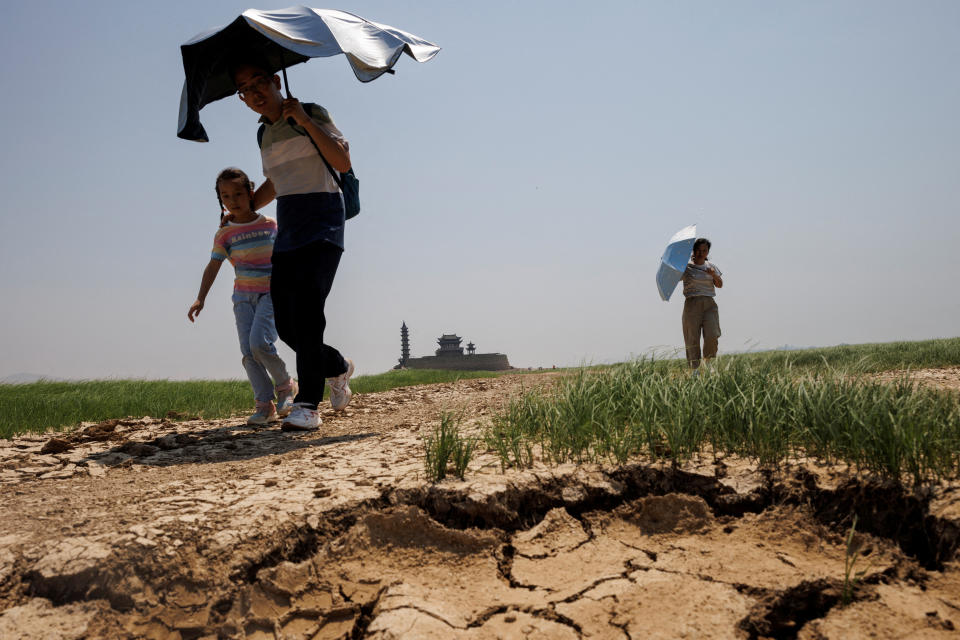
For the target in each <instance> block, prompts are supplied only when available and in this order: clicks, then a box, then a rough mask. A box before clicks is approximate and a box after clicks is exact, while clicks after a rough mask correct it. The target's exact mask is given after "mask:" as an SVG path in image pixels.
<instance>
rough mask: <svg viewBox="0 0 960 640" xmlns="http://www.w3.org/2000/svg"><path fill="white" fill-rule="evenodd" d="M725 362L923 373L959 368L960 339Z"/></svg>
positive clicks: (755, 356) (739, 356) (758, 355)
mask: <svg viewBox="0 0 960 640" xmlns="http://www.w3.org/2000/svg"><path fill="white" fill-rule="evenodd" d="M728 358H734V359H737V360H743V361H746V362H749V363H751V364H756V365H758V366H763V367H772V368H777V367H780V368H783V367H787V366H790V367H791V368H793V369H814V370H822V369H824V368H832V369H841V370H845V371H848V372H852V371H857V372H862V373H871V372H877V371H889V370H891V369H907V368H909V369H922V368H927V367H945V366H954V365H960V338H941V339H937V340H922V341H916V342H881V343H870V344H856V345H842V346H837V347H823V348H820V349H798V350H795V351H762V352H758V353H744V354H737V355H733V356H728Z"/></svg>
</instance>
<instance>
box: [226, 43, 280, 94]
mask: <svg viewBox="0 0 960 640" xmlns="http://www.w3.org/2000/svg"><path fill="white" fill-rule="evenodd" d="M227 60H228V62H227V72H228V73H229V74H230V80H231V81H232V82H233V78H234V77H235V76H236V75H237V71H239V70H240V69H241V68H242V67H253V68H254V69H260V70H261V71H263V72H264V73H265V74H267V75H268V76H273V75H274V74H273V72H271V71H270V63H269V62H268V61H267V57H266V56H264V55H263V54H262V53H260V52H259V51H237V52H234V53H233V54H231V55H230V56H228V58H227ZM234 86H236V82H234Z"/></svg>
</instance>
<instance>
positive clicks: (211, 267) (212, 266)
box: [187, 259, 223, 322]
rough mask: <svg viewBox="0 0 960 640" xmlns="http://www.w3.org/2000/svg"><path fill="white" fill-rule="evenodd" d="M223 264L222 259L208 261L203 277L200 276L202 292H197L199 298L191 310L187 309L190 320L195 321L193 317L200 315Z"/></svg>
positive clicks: (191, 306)
mask: <svg viewBox="0 0 960 640" xmlns="http://www.w3.org/2000/svg"><path fill="white" fill-rule="evenodd" d="M221 264H223V261H222V260H213V259H211V260H210V262H208V263H207V267H206V268H205V269H204V270H203V277H202V278H200V293H198V294H197V299H196V300H195V301H194V303H193V304H192V305H190V310H189V311H187V318H189V320H190V322H193V319H194V318H196V317H197V316H199V315H200V310H201V309H203V303H204V301H205V300H206V299H207V293H208V292H209V291H210V287H212V286H213V281H214V280H216V279H217V273H219V272H220V265H221Z"/></svg>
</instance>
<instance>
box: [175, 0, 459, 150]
mask: <svg viewBox="0 0 960 640" xmlns="http://www.w3.org/2000/svg"><path fill="white" fill-rule="evenodd" d="M438 51H440V47H438V46H437V45H435V44H433V43H432V42H427V41H426V40H423V39H422V38H419V37H417V36H415V35H413V34H410V33H407V32H406V31H401V30H400V29H395V28H394V27H391V26H388V25H385V24H379V23H377V22H371V21H370V20H365V19H364V18H361V17H359V16H355V15H353V14H352V13H347V12H346V11H336V10H333V9H311V8H309V7H290V8H289V9H279V10H276V11H259V10H257V9H248V10H247V11H244V12H243V13H242V14H241V15H240V17H238V18H237V19H236V20H234V21H233V22H231V23H230V24H228V25H227V26H225V27H220V28H217V29H210V30H207V31H204V32H202V33H199V34H197V35H196V36H194V37H193V38H191V39H190V40H189V41H188V42H186V43H185V44H183V45H182V46H181V47H180V53H181V55H182V56H183V71H184V74H185V75H186V79H185V80H184V83H183V92H182V94H181V97H180V119H179V122H178V124H177V136H178V137H180V138H184V139H186V140H197V141H201V142H206V141H207V139H208V138H207V132H206V131H204V129H203V125H201V124H200V109H202V108H203V107H205V106H206V105H208V104H210V103H211V102H213V101H215V100H220V99H221V98H226V97H227V96H231V95H233V94H235V93H236V91H237V88H236V87H235V86H234V83H233V78H232V77H231V76H230V64H231V62H232V61H233V58H235V57H237V56H238V54H239V55H241V56H242V55H243V54H244V53H250V52H257V53H258V54H259V57H260V58H262V59H263V60H264V63H265V64H267V65H268V66H269V67H270V68H268V69H267V71H269V72H271V73H276V72H278V71H283V72H284V76H286V68H287V67H289V66H291V65H294V64H298V63H300V62H306V61H307V60H309V59H310V58H326V57H329V56H335V55H338V54H341V53H342V54H344V56H345V57H346V58H347V62H349V63H350V67H351V68H352V69H353V72H354V74H355V75H356V76H357V79H358V80H360V82H370V81H371V80H375V79H376V78H379V77H380V76H381V75H383V74H384V73H393V65H395V64H396V63H397V60H398V59H399V58H400V55H401V54H403V53H406V54H407V55H408V56H410V57H411V58H413V59H414V60H416V61H417V62H427V61H428V60H430V59H432V58H433V57H434V56H435V55H437V52H438ZM286 84H287V83H286V77H284V86H285V88H287V87H286ZM289 95H290V92H289V88H287V96H288V97H289Z"/></svg>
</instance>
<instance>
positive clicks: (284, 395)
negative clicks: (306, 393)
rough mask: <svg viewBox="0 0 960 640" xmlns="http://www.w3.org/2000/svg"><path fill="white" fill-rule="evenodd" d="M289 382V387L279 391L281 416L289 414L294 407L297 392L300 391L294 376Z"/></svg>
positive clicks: (278, 406) (278, 399) (278, 400)
mask: <svg viewBox="0 0 960 640" xmlns="http://www.w3.org/2000/svg"><path fill="white" fill-rule="evenodd" d="M287 384H289V385H290V388H289V389H287V390H286V391H280V392H278V393H277V413H278V414H280V416H281V417H283V416H286V415H288V414H289V413H290V411H291V410H292V409H293V399H294V398H296V397H297V392H298V391H300V387H299V386H298V385H297V381H296V380H294V379H293V378H291V379H290V381H289V382H288V383H287Z"/></svg>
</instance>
